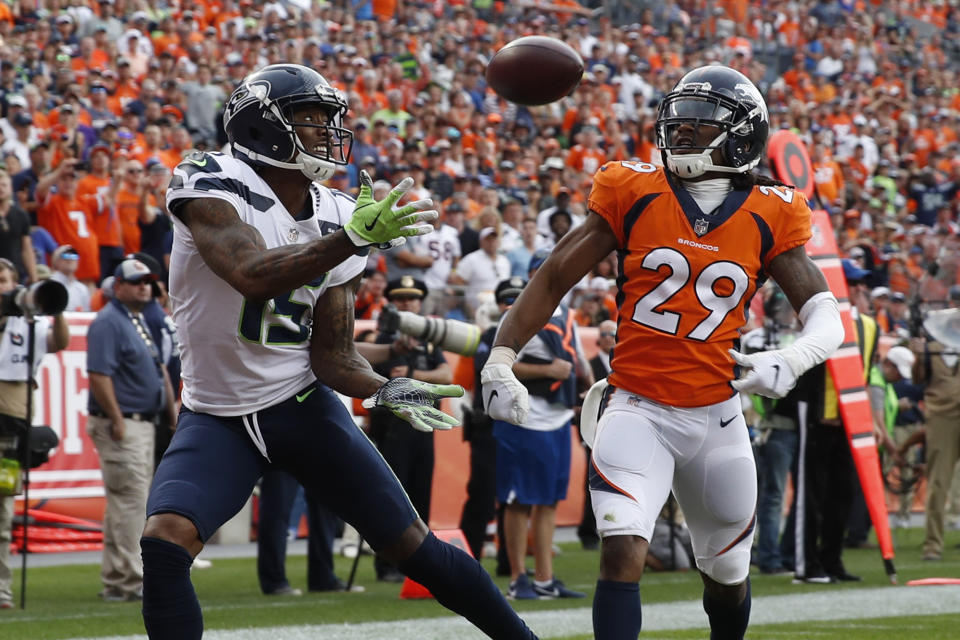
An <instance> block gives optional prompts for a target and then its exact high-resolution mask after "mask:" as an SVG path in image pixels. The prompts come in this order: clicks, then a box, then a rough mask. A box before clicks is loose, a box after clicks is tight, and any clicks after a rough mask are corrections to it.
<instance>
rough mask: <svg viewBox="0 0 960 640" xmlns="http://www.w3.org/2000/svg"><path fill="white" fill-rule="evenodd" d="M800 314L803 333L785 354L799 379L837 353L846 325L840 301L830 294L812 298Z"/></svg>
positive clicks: (824, 293)
mask: <svg viewBox="0 0 960 640" xmlns="http://www.w3.org/2000/svg"><path fill="white" fill-rule="evenodd" d="M797 315H798V316H799V317H800V322H802V323H803V330H802V331H800V333H799V335H798V336H797V339H796V340H795V341H794V342H793V344H791V345H790V346H789V347H787V348H786V349H783V351H782V353H783V357H784V359H785V360H786V361H787V363H788V364H789V365H790V368H791V369H793V372H794V373H795V374H796V375H797V376H800V375H802V374H803V373H805V372H806V371H809V370H810V369H812V368H813V367H815V366H816V365H818V364H820V363H821V362H824V361H826V359H827V358H829V357H830V356H831V355H832V354H833V352H834V351H836V350H837V348H838V347H839V346H840V344H841V343H842V342H843V323H842V321H841V320H840V309H839V308H838V307H837V299H836V298H835V297H833V294H832V293H830V292H829V291H821V292H820V293H818V294H816V295H814V296H811V298H810V299H809V300H807V301H806V303H804V305H803V307H801V308H800V313H798V314H797Z"/></svg>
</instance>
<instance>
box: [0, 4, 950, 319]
mask: <svg viewBox="0 0 960 640" xmlns="http://www.w3.org/2000/svg"><path fill="white" fill-rule="evenodd" d="M593 4H596V5H598V4H600V3H593ZM41 5H42V6H40V7H37V8H35V9H31V8H28V7H27V6H26V5H14V8H13V9H9V10H5V11H4V13H5V15H2V16H0V33H2V37H3V45H2V47H0V108H2V116H3V119H2V120H0V134H2V137H0V141H2V142H0V150H2V155H3V164H4V167H5V173H6V176H9V177H10V178H11V179H12V189H11V188H9V187H8V188H7V189H4V187H3V185H4V184H5V183H6V177H5V176H4V178H3V179H0V198H3V199H4V201H3V208H4V210H5V211H4V213H5V215H3V216H2V217H0V220H2V221H3V222H4V225H3V226H2V227H0V254H2V255H3V256H5V257H8V258H10V259H11V260H13V262H14V263H15V264H17V266H18V268H19V270H20V272H21V274H23V275H24V277H25V279H33V278H36V272H35V267H34V265H33V264H31V262H33V261H31V260H30V259H29V257H26V256H25V252H24V251H23V246H24V245H22V244H21V243H20V242H19V239H18V238H17V237H15V236H13V234H14V233H15V232H19V233H22V219H18V220H17V221H16V224H15V225H13V227H11V224H10V223H11V222H13V221H14V219H17V218H20V216H18V215H16V214H14V215H11V214H10V213H8V212H7V211H8V210H9V211H16V210H17V209H21V210H22V211H24V212H25V213H26V214H27V215H28V216H29V222H30V224H31V225H32V227H33V230H32V232H31V234H30V235H31V236H32V239H33V243H32V244H33V249H34V251H35V253H36V256H37V259H36V264H46V263H47V262H49V261H50V254H51V253H52V251H53V250H54V249H55V248H56V247H57V246H59V245H64V244H70V245H72V246H74V248H75V249H76V251H77V253H79V255H80V260H79V264H78V265H77V269H76V273H75V276H76V277H77V278H78V279H79V280H81V281H83V282H85V283H87V284H88V285H91V286H92V285H95V284H97V283H99V282H100V280H101V279H102V278H103V277H105V276H106V275H109V274H110V273H112V270H113V267H114V266H115V265H116V264H117V263H118V262H119V260H120V259H121V258H122V256H123V255H125V254H129V253H132V252H135V251H138V250H143V251H144V252H146V253H148V254H150V255H153V256H154V257H155V258H157V259H158V260H159V261H160V262H161V263H164V258H165V252H166V251H167V250H168V248H169V246H170V234H171V232H170V225H169V221H168V219H167V215H166V211H165V209H164V197H163V190H164V187H165V183H166V181H167V180H168V179H169V175H170V171H171V170H172V169H173V167H175V166H176V164H177V163H178V162H179V161H180V159H181V157H182V156H183V155H184V152H185V151H187V150H189V149H191V148H201V149H208V150H213V149H219V148H221V147H222V146H223V145H224V143H225V137H224V135H223V131H222V127H221V126H220V122H219V116H220V114H221V113H222V107H223V103H224V101H225V99H226V97H227V96H229V95H230V93H231V92H232V91H233V89H234V88H235V86H236V84H237V83H238V82H239V81H240V80H241V79H242V78H243V77H244V76H245V75H246V74H247V73H248V72H250V71H253V70H255V69H257V68H259V67H261V66H263V65H265V64H268V63H274V62H281V61H296V62H302V63H303V64H305V65H307V66H310V67H312V68H315V69H317V70H319V71H320V72H321V73H323V74H324V76H325V77H326V78H327V79H328V80H329V81H330V83H331V84H332V85H333V86H335V87H337V88H338V89H340V90H341V91H343V92H344V93H345V94H346V95H347V96H348V97H349V101H350V105H351V112H350V118H349V120H348V125H347V126H349V127H350V128H351V129H352V130H353V131H354V135H355V139H354V145H353V154H352V164H351V165H350V166H349V168H348V171H347V172H346V173H345V174H344V175H342V176H336V177H335V178H334V179H333V180H332V181H331V182H332V183H333V184H334V186H336V187H338V188H341V189H343V190H348V191H349V190H354V189H355V188H356V186H357V173H358V170H359V169H361V168H367V169H368V171H370V172H371V173H374V174H375V177H376V179H377V180H379V181H382V182H381V186H383V185H386V183H388V182H391V181H392V182H395V181H396V180H397V179H398V178H399V177H400V176H404V175H407V174H410V175H412V176H413V177H414V178H415V180H416V181H417V182H416V185H415V187H414V189H413V190H412V192H411V195H410V198H413V199H415V198H418V197H422V196H425V195H426V194H428V193H429V194H431V195H432V196H433V197H434V199H435V200H438V201H439V202H441V203H442V204H441V213H444V214H446V215H445V217H446V218H448V219H449V220H450V221H452V222H453V224H452V226H453V227H455V228H456V229H457V231H458V235H459V238H460V244H461V246H460V247H459V252H458V253H459V254H460V256H466V255H467V254H469V253H470V252H472V251H474V250H476V249H477V248H478V247H479V238H478V232H480V231H481V230H482V229H485V228H488V227H492V228H493V229H495V230H497V231H498V234H497V235H498V236H499V246H498V248H497V252H499V253H500V254H503V255H505V256H508V257H509V256H510V255H511V252H515V253H520V254H521V256H522V255H523V254H524V252H525V251H526V252H527V253H529V252H530V251H531V250H532V249H535V248H539V247H540V246H542V245H548V246H549V245H550V244H552V243H553V242H555V241H556V239H557V238H558V237H559V236H560V235H562V233H564V229H565V228H569V227H570V226H575V225H577V224H578V223H579V222H580V221H581V220H582V219H583V216H584V214H585V211H584V202H585V198H586V195H587V194H588V192H589V188H590V184H591V177H592V175H593V173H594V172H595V171H596V170H597V169H598V168H599V166H600V165H602V164H603V163H604V162H605V161H607V160H611V159H614V160H616V159H620V160H629V159H631V158H634V159H639V160H641V161H649V162H654V163H659V162H660V159H659V152H658V151H657V149H656V145H655V136H654V130H653V124H654V120H655V117H656V106H657V103H658V99H659V97H660V96H662V95H663V93H664V92H665V91H667V90H669V88H670V87H671V86H672V85H673V84H674V83H675V81H676V80H677V79H678V78H679V77H680V75H681V74H682V73H683V71H684V70H686V69H689V68H692V67H695V66H697V65H700V64H703V63H708V62H711V61H717V62H722V63H724V64H727V65H729V66H731V67H733V68H735V69H738V70H740V71H742V72H744V73H745V74H746V75H747V76H748V77H750V78H752V79H754V80H755V81H756V82H757V84H758V85H759V86H760V88H761V89H762V90H763V92H764V94H765V96H766V100H767V104H768V106H769V109H770V118H771V127H772V130H777V129H780V128H788V129H791V130H793V131H795V132H796V133H798V134H799V135H800V137H801V138H802V139H803V140H804V141H805V142H806V143H807V145H808V148H809V150H810V154H811V158H812V160H813V163H814V169H815V180H816V184H817V197H816V201H817V203H818V204H819V205H820V206H822V207H823V208H825V209H826V210H828V211H829V212H830V213H831V215H832V216H833V220H834V222H835V226H836V229H837V234H838V238H839V240H840V242H841V246H842V248H843V250H844V251H845V252H846V253H847V254H848V255H849V256H850V257H852V258H855V259H857V260H859V261H860V264H861V265H862V266H863V267H865V268H867V269H869V270H871V272H872V274H871V276H870V285H871V286H872V287H874V290H873V293H874V294H875V296H874V297H875V298H877V299H882V298H883V296H886V297H887V299H888V300H889V301H892V302H899V301H902V299H910V298H911V297H912V296H913V295H914V294H915V293H917V292H918V291H919V292H920V294H921V296H922V297H923V298H924V299H927V300H945V299H946V298H947V291H948V289H949V287H950V286H951V285H954V284H956V282H957V268H958V266H960V265H958V252H957V238H958V235H957V232H958V231H960V227H958V226H957V211H958V200H957V193H958V191H957V181H958V179H960V139H958V131H960V89H958V88H957V86H958V85H957V67H958V55H960V52H958V48H957V46H956V42H957V39H956V34H957V30H958V21H957V11H956V9H955V7H952V6H950V4H949V3H945V2H928V1H923V0H917V1H916V2H905V3H887V2H884V3H878V2H873V1H868V2H852V3H845V2H838V3H827V2H810V1H808V2H768V3H759V2H745V1H740V2H719V3H707V2H702V1H692V2H665V3H657V4H653V3H637V2H619V3H606V5H607V6H606V7H605V8H603V9H597V10H590V9H587V8H585V7H583V6H580V5H575V3H566V2H564V3H553V4H549V5H545V4H544V3H539V2H525V3H524V2H519V3H499V2H473V3H469V2H360V1H357V0H351V1H348V2H314V3H306V2H286V3H283V2H259V1H256V0H240V1H239V2H234V1H233V0H225V1H223V2H219V1H210V2H200V1H197V0H185V1H184V2H181V3H179V5H177V4H174V3H166V2H124V1H123V0H120V1H117V0H101V1H99V2H89V3H87V2H78V1H70V2H48V3H41ZM471 5H472V6H471ZM623 16H627V18H626V21H624V20H623V19H622V18H623ZM527 34H544V35H550V36H555V37H559V38H562V39H563V40H565V41H567V42H568V43H570V44H571V45H572V46H573V47H574V48H575V49H577V50H578V51H579V52H580V53H581V55H582V56H583V59H584V61H585V64H586V73H585V74H584V77H583V81H582V82H581V84H580V86H579V87H578V88H577V89H576V90H575V91H574V92H573V93H572V94H571V95H570V96H569V97H567V98H565V99H563V100H561V101H559V102H556V103H553V104H550V105H546V106H543V107H535V108H523V107H518V106H516V105H513V104H509V103H506V102H505V101H503V100H502V99H500V98H499V97H498V96H497V95H496V94H495V93H493V91H492V90H490V89H489V88H488V87H487V86H486V83H485V80H484V75H483V71H484V66H485V63H486V62H487V61H488V60H489V59H490V57H491V56H492V54H493V53H494V52H495V51H496V50H497V49H498V48H499V47H501V46H502V45H503V44H505V43H506V42H509V41H510V40H512V39H514V38H516V37H518V36H521V35H527ZM392 182H391V183H392ZM4 192H6V195H4ZM459 210H462V215H461V214H460V213H461V212H460V211H459ZM558 210H559V211H561V212H563V211H566V213H567V215H563V213H560V214H559V215H557V216H555V217H552V216H553V214H555V213H557V211H558ZM527 217H531V218H536V219H537V232H538V234H537V235H536V236H533V237H532V238H528V241H527V242H526V243H525V242H524V240H523V220H524V218H527ZM551 220H553V222H552V223H551ZM552 224H553V225H555V226H553V227H552V226H551V225H552ZM38 225H39V226H38ZM530 235H532V230H531V232H530ZM524 245H526V249H524V248H522V247H523V246H524ZM411 253H413V254H416V255H418V256H419V257H421V258H423V257H424V256H426V259H422V260H420V261H419V263H418V265H419V266H416V268H417V269H420V270H422V273H426V272H427V271H429V270H430V268H431V267H432V266H433V265H432V263H433V262H437V261H438V257H439V258H440V260H439V262H443V261H444V259H446V256H443V255H440V256H438V255H436V254H437V252H436V251H434V255H431V254H430V248H429V241H428V242H426V243H423V244H422V245H418V246H416V247H411ZM454 253H457V252H456V251H455V252H454ZM514 260H515V263H516V264H517V265H519V264H520V263H522V259H521V257H518V256H516V255H514ZM448 262H449V263H450V264H448V265H446V266H444V265H437V270H439V271H440V274H439V275H441V276H442V281H441V282H446V281H447V280H448V279H449V278H448V277H447V276H448V275H449V273H450V272H451V271H455V267H454V263H455V258H453V259H451V260H449V261H448ZM50 266H51V267H52V268H55V267H54V265H50ZM380 267H381V268H384V266H383V263H380ZM444 270H446V275H445V274H444V273H443V271H444ZM41 271H43V269H42V267H41ZM614 274H615V263H614V261H613V260H611V261H610V263H609V264H606V263H605V264H603V265H601V266H598V271H597V273H596V274H595V275H597V276H600V277H601V278H611V277H613V275H614ZM393 275H394V274H392V273H388V274H387V276H388V278H390V277H392V276H393ZM454 278H456V276H454ZM433 280H434V281H436V279H435V278H434V279H433ZM454 282H458V280H456V279H454ZM494 285H495V283H494ZM584 285H585V286H584V289H585V293H587V294H588V295H586V296H582V297H585V298H589V299H593V300H595V299H596V298H598V297H599V298H600V299H601V300H603V299H606V304H599V305H597V304H585V305H584V306H583V308H582V309H581V321H582V322H583V323H585V324H594V325H595V324H597V323H599V322H600V321H601V320H603V319H604V318H605V317H607V316H609V315H615V313H616V311H615V308H614V305H613V304H612V297H609V296H607V295H606V294H605V291H604V287H603V285H602V281H601V280H599V279H594V280H591V281H590V282H585V283H584ZM591 285H595V287H592V286H591ZM467 288H468V289H471V287H470V285H469V283H467ZM884 288H885V289H886V292H884ZM594 289H595V290H594ZM901 296H903V298H901ZM368 312H369V310H368ZM898 321H899V319H897V318H893V319H892V322H893V323H894V324H896V323H897V322H898ZM887 328H890V327H887Z"/></svg>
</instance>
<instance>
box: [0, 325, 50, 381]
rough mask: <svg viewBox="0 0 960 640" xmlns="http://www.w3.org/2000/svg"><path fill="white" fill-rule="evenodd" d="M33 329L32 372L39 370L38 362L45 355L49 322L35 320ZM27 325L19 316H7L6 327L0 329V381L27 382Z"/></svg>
mask: <svg viewBox="0 0 960 640" xmlns="http://www.w3.org/2000/svg"><path fill="white" fill-rule="evenodd" d="M34 321H35V323H36V325H35V327H34V332H35V336H34V348H33V372H34V374H36V372H37V369H39V368H40V361H41V360H42V359H43V356H45V355H46V354H47V332H48V331H49V330H50V320H48V319H47V318H36V319H35V320H34ZM28 331H29V325H28V324H27V321H26V320H24V319H23V317H20V316H8V317H7V325H6V327H5V328H3V329H0V380H6V381H9V382H26V381H27V336H28V335H29V334H28Z"/></svg>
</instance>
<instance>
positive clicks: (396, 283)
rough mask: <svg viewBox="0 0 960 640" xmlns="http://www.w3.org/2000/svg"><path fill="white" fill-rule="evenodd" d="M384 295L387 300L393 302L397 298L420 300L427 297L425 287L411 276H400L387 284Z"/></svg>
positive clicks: (420, 281) (421, 281)
mask: <svg viewBox="0 0 960 640" xmlns="http://www.w3.org/2000/svg"><path fill="white" fill-rule="evenodd" d="M384 295H385V296H386V297H387V300H393V299H394V298H397V297H403V298H419V299H420V300H422V299H423V298H424V297H426V295H427V285H426V284H424V282H423V280H418V279H417V278H414V277H413V276H401V277H399V278H397V279H396V280H391V281H390V282H389V283H387V290H386V292H384Z"/></svg>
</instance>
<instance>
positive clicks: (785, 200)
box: [744, 185, 810, 217]
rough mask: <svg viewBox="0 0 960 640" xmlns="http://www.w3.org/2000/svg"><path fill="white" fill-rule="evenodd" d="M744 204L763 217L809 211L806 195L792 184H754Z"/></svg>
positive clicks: (802, 213) (805, 213)
mask: <svg viewBox="0 0 960 640" xmlns="http://www.w3.org/2000/svg"><path fill="white" fill-rule="evenodd" d="M744 206H745V208H747V209H750V210H751V211H754V212H755V213H758V214H760V215H761V216H764V217H766V216H768V215H778V216H784V215H786V216H791V215H798V214H800V215H809V212H810V205H809V203H808V202H807V197H806V196H805V195H804V194H803V192H802V191H800V190H799V189H797V188H795V187H794V186H793V185H756V186H754V187H753V190H752V191H751V193H750V196H749V198H748V201H747V202H745V203H744Z"/></svg>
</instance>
